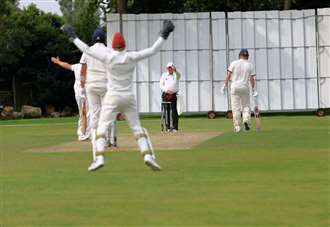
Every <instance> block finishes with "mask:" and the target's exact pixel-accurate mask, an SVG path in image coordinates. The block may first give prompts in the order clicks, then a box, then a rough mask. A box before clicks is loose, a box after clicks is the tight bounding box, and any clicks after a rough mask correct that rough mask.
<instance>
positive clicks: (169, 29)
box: [160, 20, 175, 39]
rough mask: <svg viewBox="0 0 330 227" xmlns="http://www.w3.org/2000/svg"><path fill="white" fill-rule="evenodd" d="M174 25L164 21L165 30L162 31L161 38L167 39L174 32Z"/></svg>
mask: <svg viewBox="0 0 330 227" xmlns="http://www.w3.org/2000/svg"><path fill="white" fill-rule="evenodd" d="M174 27H175V26H174V24H173V23H172V21H170V20H164V21H163V28H162V30H160V36H161V37H163V38H164V39H167V38H168V36H169V35H170V33H171V32H173V30H174Z"/></svg>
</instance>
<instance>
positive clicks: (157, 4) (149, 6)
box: [98, 0, 330, 13]
mask: <svg viewBox="0 0 330 227" xmlns="http://www.w3.org/2000/svg"><path fill="white" fill-rule="evenodd" d="M119 1H122V0H117V1H110V2H109V1H106V0H98V2H99V3H100V2H107V7H108V11H110V12H113V13H114V12H117V6H118V4H117V2H119ZM124 2H125V1H124ZM126 3H127V7H126V8H127V13H167V12H172V13H183V12H210V11H255V10H282V9H283V8H284V5H285V3H286V4H288V3H289V5H290V7H291V9H306V8H321V7H330V0H314V1H303V0H231V1H229V0H177V1H175V0H158V1H153V0H126Z"/></svg>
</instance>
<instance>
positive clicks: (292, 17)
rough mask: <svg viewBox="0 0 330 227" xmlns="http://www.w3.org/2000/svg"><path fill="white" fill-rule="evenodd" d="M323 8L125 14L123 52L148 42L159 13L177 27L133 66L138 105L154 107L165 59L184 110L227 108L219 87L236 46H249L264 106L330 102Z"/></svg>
mask: <svg viewBox="0 0 330 227" xmlns="http://www.w3.org/2000/svg"><path fill="white" fill-rule="evenodd" d="M329 11H330V9H318V10H317V14H318V16H317V17H318V18H316V15H315V10H302V11H296V10H291V11H256V12H231V13H228V14H227V17H226V15H225V13H224V12H212V13H184V14H140V15H133V14H125V15H123V33H124V35H125V38H126V42H127V48H128V50H129V51H135V50H141V49H144V48H147V47H149V46H151V45H152V44H153V42H154V41H155V40H156V39H157V37H158V35H159V30H160V28H161V25H162V21H163V20H164V19H171V20H172V21H173V22H174V24H175V26H176V28H175V31H174V33H173V34H171V36H170V37H169V39H168V40H167V42H166V44H165V45H164V46H163V47H162V49H161V51H160V53H158V54H156V55H155V56H152V57H151V58H149V59H146V60H144V61H141V62H139V63H138V65H137V67H136V71H135V73H134V92H135V94H136V97H137V103H138V109H139V111H140V112H142V113H156V112H160V95H161V94H160V89H159V79H160V76H161V74H162V72H164V71H165V70H166V69H165V67H166V64H167V62H168V61H173V62H174V64H175V65H176V67H177V69H178V71H179V72H181V74H182V79H181V81H180V94H181V95H182V96H183V98H184V100H185V105H184V106H185V109H184V111H185V112H205V111H209V110H215V111H227V110H228V109H230V97H228V96H227V95H222V94H220V88H221V86H222V85H223V83H224V79H225V75H226V69H227V67H228V65H229V64H230V62H231V61H233V60H236V59H237V58H238V53H239V50H240V49H241V48H247V49H248V50H249V52H250V61H251V62H252V63H253V64H254V65H255V68H256V73H257V89H258V93H259V107H260V108H261V109H262V110H264V111H270V112H271V111H298V110H310V109H316V108H318V107H323V108H324V107H326V108H329V107H330V95H329V90H330V73H329V72H330V13H329ZM316 25H317V26H316ZM317 28H318V35H317V32H316V31H317ZM107 30H108V44H110V41H111V37H112V35H113V33H114V32H116V31H119V15H117V14H109V15H108V23H107ZM317 44H319V45H317ZM251 106H253V102H252V100H251Z"/></svg>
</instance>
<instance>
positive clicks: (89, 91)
mask: <svg viewBox="0 0 330 227" xmlns="http://www.w3.org/2000/svg"><path fill="white" fill-rule="evenodd" d="M92 41H93V43H94V45H93V46H91V47H90V49H91V51H93V52H110V51H111V49H109V48H107V47H106V46H105V42H106V34H105V32H104V31H103V30H102V29H96V30H95V31H94V33H93V35H92ZM80 63H81V64H82V70H81V74H82V75H85V78H86V95H87V99H88V103H89V111H90V128H91V137H92V147H93V148H92V149H93V162H94V161H95V159H96V142H95V141H96V130H97V126H98V124H99V119H100V113H101V107H102V102H103V99H104V96H105V93H106V92H107V82H108V79H107V75H106V67H105V65H104V63H103V62H102V61H99V60H98V59H96V58H94V57H91V56H89V55H87V54H85V53H84V54H83V55H82V57H81V60H80ZM108 126H109V128H107V133H106V138H107V143H110V144H111V145H114V146H117V144H116V122H115V121H114V122H112V123H111V124H110V125H108Z"/></svg>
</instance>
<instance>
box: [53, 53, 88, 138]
mask: <svg viewBox="0 0 330 227" xmlns="http://www.w3.org/2000/svg"><path fill="white" fill-rule="evenodd" d="M51 60H52V62H53V63H54V64H57V65H59V66H61V67H62V68H64V69H67V70H71V71H73V72H74V76H75V82H74V86H73V89H74V93H75V98H76V102H77V106H78V111H79V120H78V128H77V136H78V140H79V141H84V140H87V139H89V136H90V130H89V113H88V103H87V100H86V95H85V88H84V84H83V82H82V80H83V78H82V77H81V75H80V70H81V64H73V65H71V64H69V63H67V62H63V61H61V60H60V59H59V57H56V58H55V57H52V58H51Z"/></svg>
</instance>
